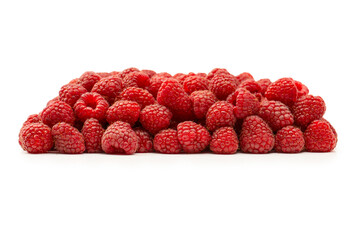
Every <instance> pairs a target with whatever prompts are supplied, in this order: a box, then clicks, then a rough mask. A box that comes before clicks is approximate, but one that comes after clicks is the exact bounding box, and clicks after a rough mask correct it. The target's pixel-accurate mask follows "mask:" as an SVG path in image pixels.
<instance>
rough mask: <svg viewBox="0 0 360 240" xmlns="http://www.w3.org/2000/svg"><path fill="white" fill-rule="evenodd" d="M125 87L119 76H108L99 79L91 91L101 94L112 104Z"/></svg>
mask: <svg viewBox="0 0 360 240" xmlns="http://www.w3.org/2000/svg"><path fill="white" fill-rule="evenodd" d="M122 89H123V84H122V81H121V79H120V78H118V77H114V76H111V77H106V78H102V79H101V80H100V81H98V82H97V83H96V84H95V85H94V87H93V88H92V90H91V92H96V93H98V94H100V95H101V96H102V97H103V98H104V99H105V100H106V101H108V102H109V103H110V104H111V103H113V102H114V100H115V97H116V96H117V95H119V94H120V92H121V90H122Z"/></svg>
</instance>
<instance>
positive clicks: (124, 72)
mask: <svg viewBox="0 0 360 240" xmlns="http://www.w3.org/2000/svg"><path fill="white" fill-rule="evenodd" d="M132 72H140V70H139V69H137V68H135V67H131V68H127V69H125V70H124V71H122V72H121V73H119V74H117V75H118V77H119V78H121V79H124V77H125V76H126V75H128V74H129V73H132Z"/></svg>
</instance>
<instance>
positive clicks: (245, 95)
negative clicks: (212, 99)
mask: <svg viewBox="0 0 360 240" xmlns="http://www.w3.org/2000/svg"><path fill="white" fill-rule="evenodd" d="M259 108H260V102H259V100H258V99H257V98H256V97H255V96H254V95H253V94H251V93H250V92H249V91H248V90H246V89H243V88H239V89H238V90H237V96H236V106H235V107H234V114H235V117H237V118H238V119H242V118H245V117H247V116H250V115H253V114H256V113H257V112H258V111H259Z"/></svg>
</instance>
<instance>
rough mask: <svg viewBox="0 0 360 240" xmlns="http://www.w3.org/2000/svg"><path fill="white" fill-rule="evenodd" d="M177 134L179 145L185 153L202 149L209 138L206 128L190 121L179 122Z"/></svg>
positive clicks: (206, 144) (208, 141) (197, 151)
mask: <svg viewBox="0 0 360 240" xmlns="http://www.w3.org/2000/svg"><path fill="white" fill-rule="evenodd" d="M177 135H178V139H179V142H180V144H181V147H182V149H183V150H184V152H186V153H199V152H201V151H203V150H204V149H205V148H206V147H207V146H208V145H209V143H210V140H211V136H210V133H209V132H208V130H206V128H205V127H203V126H201V125H199V124H196V123H194V122H192V121H186V122H182V123H179V124H178V126H177Z"/></svg>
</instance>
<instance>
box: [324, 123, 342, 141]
mask: <svg viewBox="0 0 360 240" xmlns="http://www.w3.org/2000/svg"><path fill="white" fill-rule="evenodd" d="M320 120H322V121H324V122H326V123H327V124H329V126H330V128H331V130H332V131H333V133H334V135H335V137H336V142H337V140H338V137H337V136H338V135H337V132H336V130H335V128H334V127H333V126H332V125H331V123H330V122H329V121H328V120H326V119H325V118H321V119H320Z"/></svg>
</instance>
